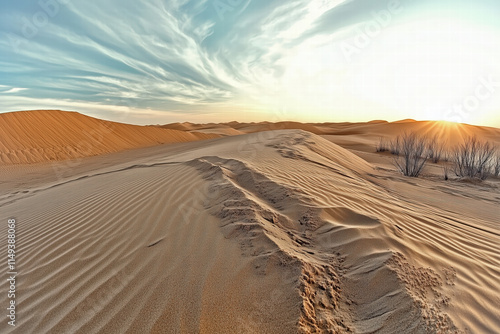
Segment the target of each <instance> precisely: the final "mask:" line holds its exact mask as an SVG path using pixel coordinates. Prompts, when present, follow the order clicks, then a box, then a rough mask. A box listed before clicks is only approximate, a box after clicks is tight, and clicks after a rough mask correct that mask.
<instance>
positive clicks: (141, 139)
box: [0, 110, 218, 164]
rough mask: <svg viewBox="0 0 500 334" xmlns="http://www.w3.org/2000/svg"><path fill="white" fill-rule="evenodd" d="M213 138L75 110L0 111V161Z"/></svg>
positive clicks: (36, 159)
mask: <svg viewBox="0 0 500 334" xmlns="http://www.w3.org/2000/svg"><path fill="white" fill-rule="evenodd" d="M215 137H218V136H217V135H215V134H202V133H188V132H184V131H176V130H169V129H162V128H159V127H155V126H137V125H129V124H122V123H115V122H109V121H103V120H100V119H96V118H92V117H88V116H85V115H82V114H79V113H76V112H66V111H59V110H34V111H21V112H11V113H3V114H0V162H1V163H3V164H12V163H14V164H23V163H33V162H44V161H55V160H65V159H74V158H81V157H86V156H94V155H99V154H104V153H110V152H118V151H121V150H125V149H131V148H138V147H146V146H152V145H158V144H165V143H177V142H187V141H193V140H200V139H209V138H215Z"/></svg>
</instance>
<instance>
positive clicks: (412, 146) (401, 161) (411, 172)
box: [394, 132, 427, 177]
mask: <svg viewBox="0 0 500 334" xmlns="http://www.w3.org/2000/svg"><path fill="white" fill-rule="evenodd" d="M396 140H397V142H398V143H399V145H398V147H399V157H398V158H395V159H394V164H395V166H396V167H397V168H398V169H399V171H400V172H401V173H403V175H405V176H411V177H418V176H419V175H420V173H421V172H422V170H423V169H424V166H425V164H426V162H427V152H426V150H427V140H426V138H425V137H423V136H420V135H418V134H417V133H415V132H411V133H406V132H405V133H404V134H403V135H401V136H398V137H397V138H396Z"/></svg>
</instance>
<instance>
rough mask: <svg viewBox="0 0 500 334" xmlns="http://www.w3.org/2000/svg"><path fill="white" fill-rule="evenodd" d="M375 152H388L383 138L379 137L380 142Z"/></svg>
mask: <svg viewBox="0 0 500 334" xmlns="http://www.w3.org/2000/svg"><path fill="white" fill-rule="evenodd" d="M376 150H377V152H387V151H389V146H388V144H387V141H386V140H385V139H384V138H382V137H380V140H379V142H378V144H377V146H376Z"/></svg>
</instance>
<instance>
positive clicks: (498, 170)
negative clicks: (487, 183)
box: [491, 152, 500, 177]
mask: <svg viewBox="0 0 500 334" xmlns="http://www.w3.org/2000/svg"><path fill="white" fill-rule="evenodd" d="M491 174H493V175H494V176H495V177H498V176H500V152H498V153H497V156H496V157H495V158H494V159H493V164H492V166H491Z"/></svg>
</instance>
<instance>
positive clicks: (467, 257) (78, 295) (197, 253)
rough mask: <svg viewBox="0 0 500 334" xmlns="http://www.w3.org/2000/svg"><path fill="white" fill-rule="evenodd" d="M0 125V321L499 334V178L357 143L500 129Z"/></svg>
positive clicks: (79, 328) (50, 329)
mask: <svg viewBox="0 0 500 334" xmlns="http://www.w3.org/2000/svg"><path fill="white" fill-rule="evenodd" d="M0 120H1V121H0V138H1V141H0V158H1V162H0V219H1V221H2V222H4V224H1V225H0V226H1V228H0V233H1V234H2V235H4V236H5V235H6V234H7V220H8V219H9V218H15V219H16V221H17V232H16V233H17V244H16V251H17V257H16V259H17V267H18V276H17V286H16V290H17V297H16V302H17V304H16V312H17V313H16V327H15V328H13V327H11V326H8V325H7V322H6V321H2V322H1V323H0V332H2V333H348V332H352V333H374V332H376V333H453V332H456V333H495V332H499V331H500V318H499V314H498V305H500V293H499V291H500V228H499V221H500V219H499V218H500V215H499V214H500V212H499V209H498V208H499V207H500V206H499V204H500V195H499V194H500V181H499V180H498V179H489V180H487V181H483V182H475V181H474V182H473V181H463V180H457V179H453V180H448V181H445V180H444V179H443V178H442V175H441V173H442V169H441V166H440V164H439V163H438V164H432V163H430V164H429V165H428V166H427V167H426V169H425V171H424V174H423V175H422V176H421V177H420V178H411V179H410V178H407V177H404V176H402V175H400V174H399V173H398V172H397V171H396V169H395V167H394V166H393V165H392V157H391V155H390V154H389V153H376V152H375V146H376V144H377V142H378V141H379V139H380V137H384V138H390V137H391V136H395V135H397V134H399V133H401V132H402V131H405V130H406V131H411V130H418V131H420V132H422V133H425V134H427V135H429V136H431V135H432V136H438V137H437V138H440V140H442V141H443V144H446V145H449V146H451V145H454V144H455V143H456V142H458V141H459V140H461V139H462V138H465V137H466V136H468V135H471V134H475V135H477V136H479V137H480V138H484V139H486V140H490V141H492V142H494V143H495V144H496V145H499V144H500V129H496V128H488V127H476V126H470V125H457V124H445V123H440V122H416V121H412V120H405V121H404V122H394V123H389V122H385V121H376V122H368V123H322V124H302V123H296V122H281V123H267V122H266V123H237V122H231V123H224V124H192V123H176V124H170V125H166V126H162V127H157V126H148V127H139V126H133V125H126V124H119V123H112V122H106V121H101V120H97V119H93V118H90V117H87V116H84V115H81V114H77V113H68V112H62V111H26V112H16V113H9V114H0ZM95 129H98V130H97V131H95ZM93 131H94V132H93ZM89 132H90V133H93V135H92V136H90V139H88V138H89ZM81 143H86V144H85V145H83V146H85V149H79V148H78V147H81V146H82V144H81ZM160 143H161V144H165V143H168V145H158V144H160ZM79 145H80V146H79ZM0 287H1V291H7V290H8V282H7V281H6V280H2V283H1V284H0ZM7 303H8V300H7V294H6V293H2V294H0V304H1V305H4V306H5V305H7ZM4 309H5V308H4ZM4 312H5V311H4Z"/></svg>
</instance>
